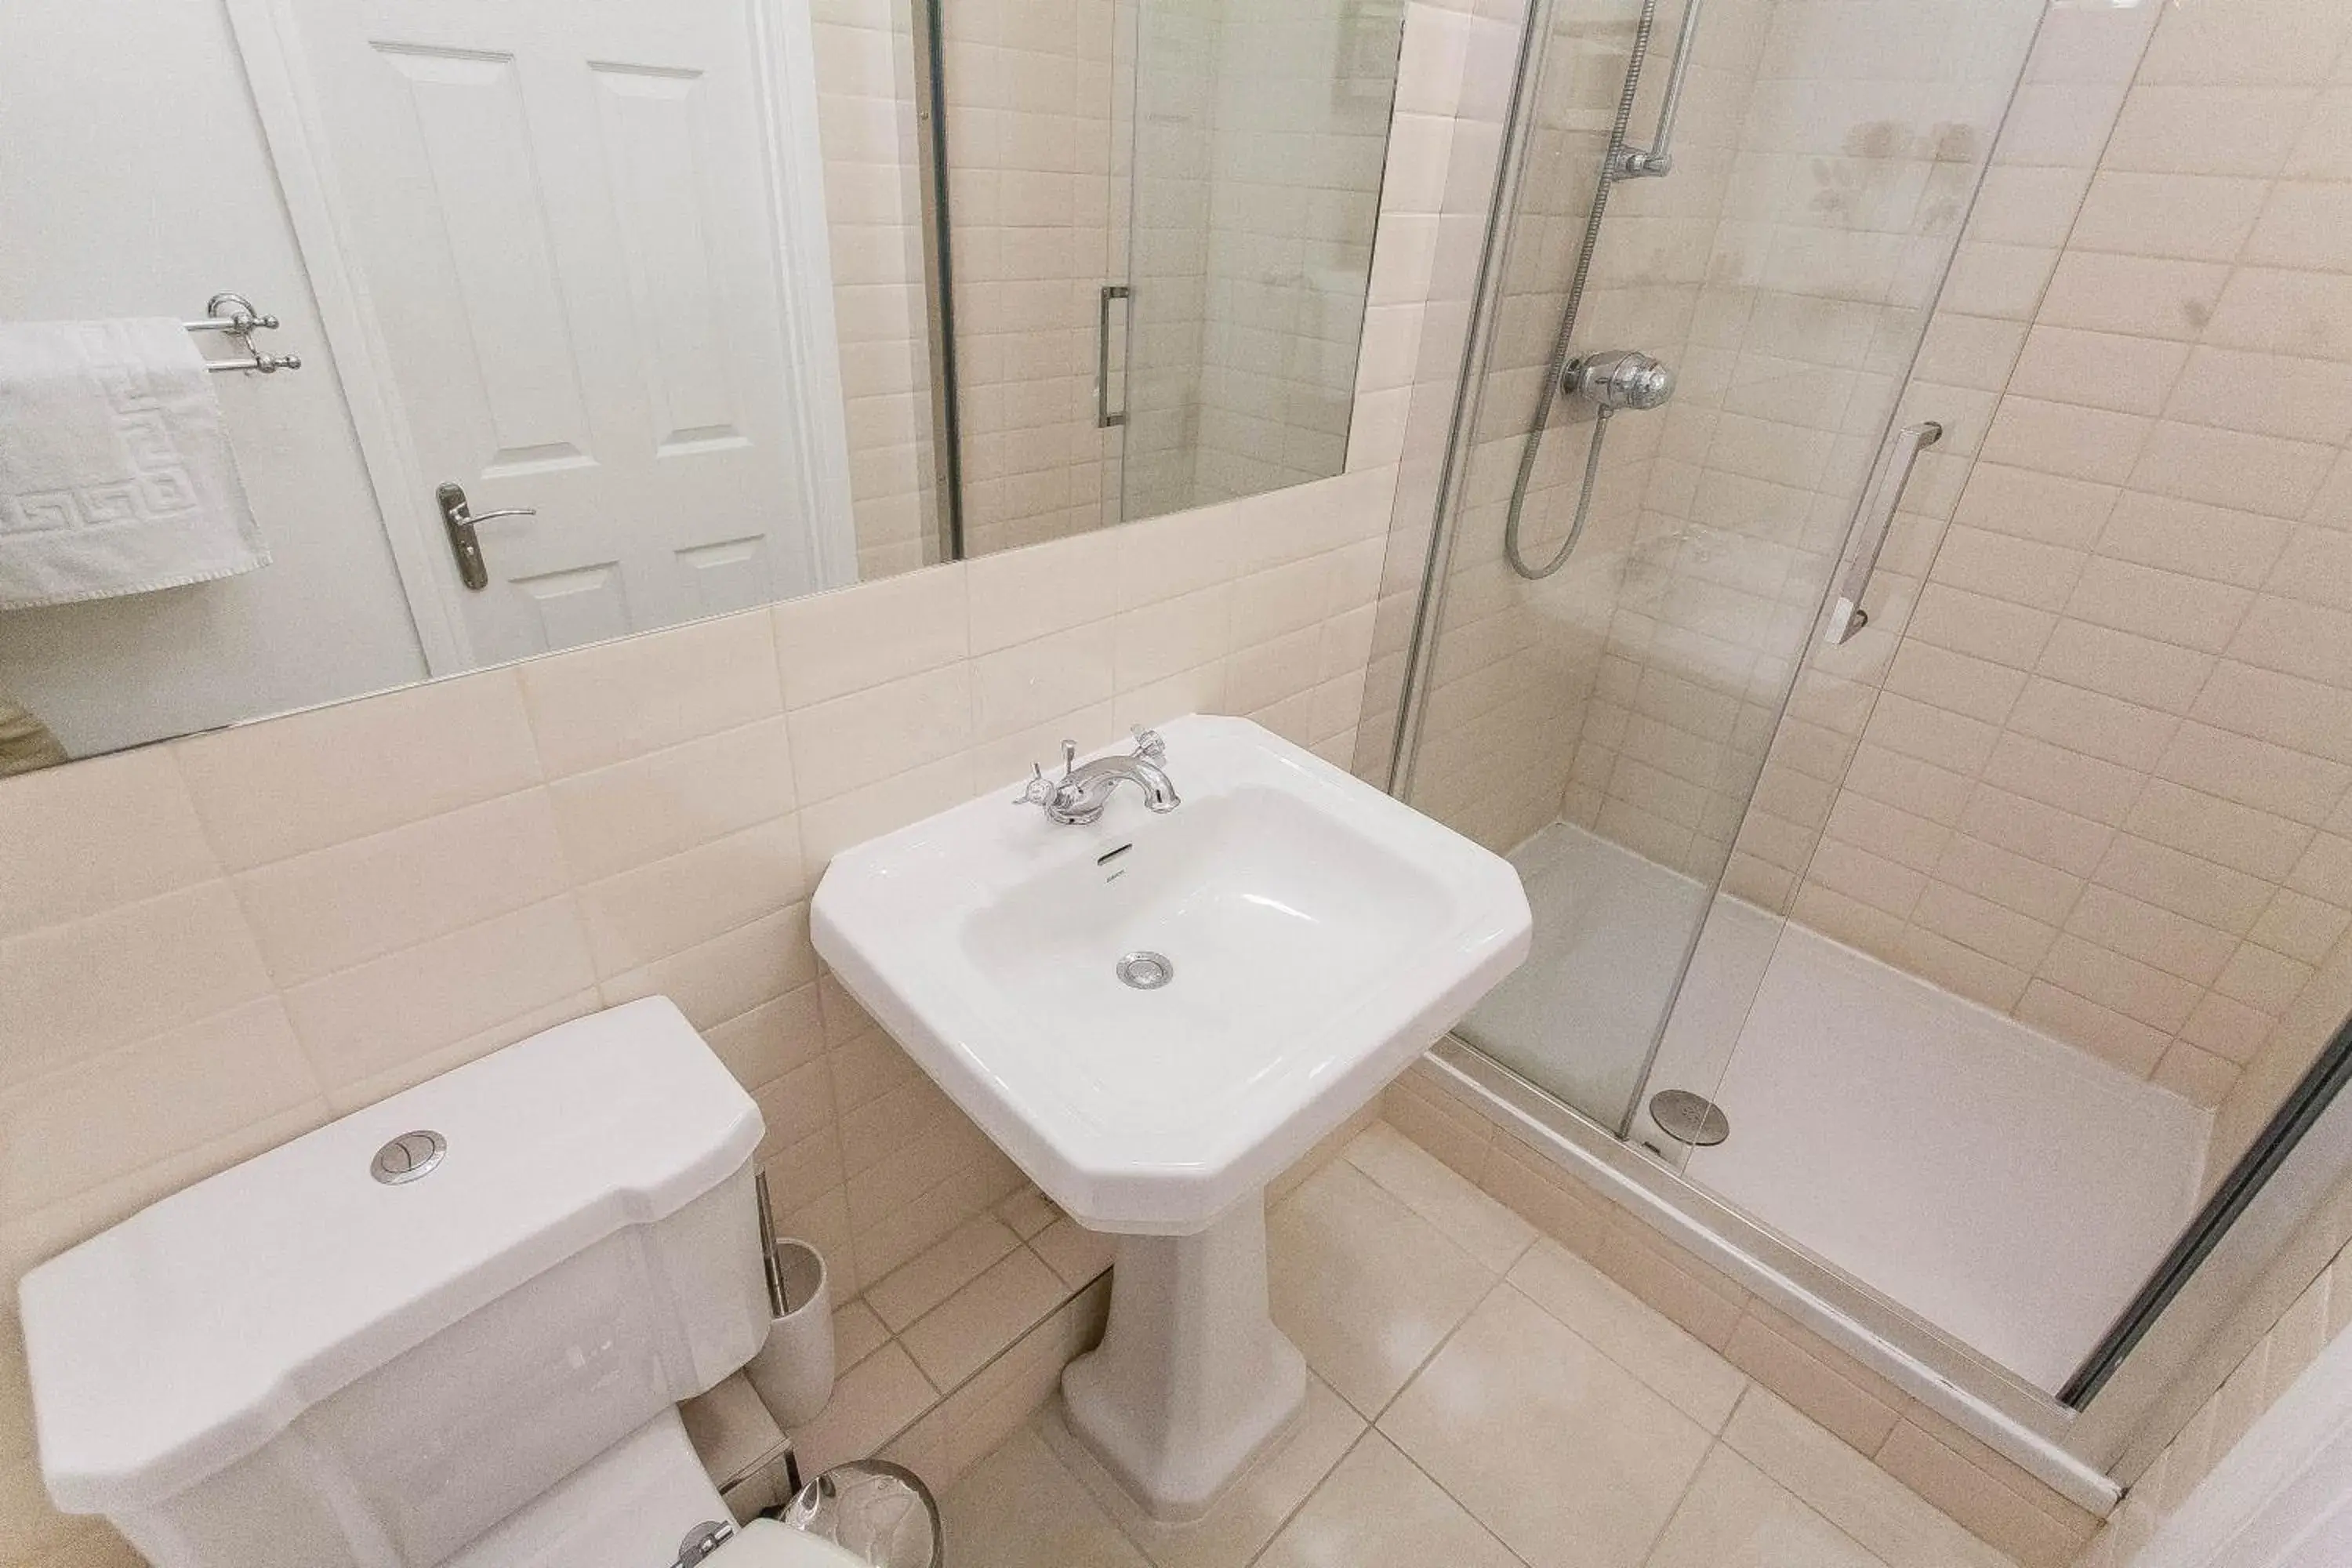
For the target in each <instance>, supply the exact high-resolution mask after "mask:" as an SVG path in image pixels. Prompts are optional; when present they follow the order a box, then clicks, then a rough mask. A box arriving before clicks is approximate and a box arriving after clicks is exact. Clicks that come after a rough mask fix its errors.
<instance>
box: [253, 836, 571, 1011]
mask: <svg viewBox="0 0 2352 1568" xmlns="http://www.w3.org/2000/svg"><path fill="white" fill-rule="evenodd" d="M235 884H236V895H237V901H238V903H239V904H240V905H241V906H242V907H243V908H244V910H245V913H246V918H247V922H248V923H249V924H250V926H251V928H252V931H253V934H254V939H255V941H256V942H257V943H258V944H259V946H260V950H261V955H262V960H263V962H264V963H267V964H268V969H269V973H270V978H271V979H272V980H274V981H275V982H276V983H277V984H278V985H279V986H281V987H283V986H291V985H298V984H301V983H302V982H304V981H307V980H315V979H317V978H319V977H320V975H323V974H329V973H333V972H334V971H336V970H339V969H347V968H350V967H351V966H352V964H355V963H362V962H364V961H366V960H368V959H371V958H377V957H381V956H383V954H385V953H387V952H394V951H397V950H398V949H401V948H405V947H413V946H415V944H417V943H419V942H426V941H429V940H431V939H432V938H435V937H437V936H444V935H446V934H447V933H448V932H450V931H456V930H458V929H459V928H461V927H464V926H469V925H475V924H478V923H479V922H480V921H483V920H484V919H486V918H488V917H490V916H493V915H501V914H507V913H510V912H512V911H513V910H519V909H521V908H523V907H524V906H525V905H528V904H533V903H537V902H539V901H541V900H545V899H551V898H554V897H557V896H558V895H560V894H562V892H563V891H564V890H565V889H566V888H567V887H568V886H569V885H570V879H569V878H568V877H567V876H566V874H565V867H564V857H563V850H562V846H561V845H560V843H559V842H558V839H557V835H556V828H555V816H554V813H553V812H552V810H551V807H550V805H549V800H548V795H547V792H546V791H545V790H543V789H530V790H524V791H521V792H520V793H518V794H515V795H501V796H499V797H498V798H496V799H494V800H488V801H485V802H483V803H482V804H481V805H469V806H464V807H461V808H460V809H458V810H457V811H452V812H446V813H444V814H442V815H441V816H432V817H427V818H425V820H423V821H421V822H415V823H411V824H409V825H407V826H404V827H395V828H393V829H390V830H389V831H387V832H383V833H379V834H375V835H373V836H371V837H366V838H358V839H352V840H351V841H349V842H347V843H343V844H338V845H334V846H331V847H328V848H324V849H315V850H312V851H310V853H308V854H304V855H298V856H295V857H293V858H290V859H285V860H277V861H272V862H270V863H269V864H268V865H265V866H262V867H259V868H256V869H254V870H251V871H247V872H244V873H241V874H240V875H239V876H237V877H236V879H235Z"/></svg>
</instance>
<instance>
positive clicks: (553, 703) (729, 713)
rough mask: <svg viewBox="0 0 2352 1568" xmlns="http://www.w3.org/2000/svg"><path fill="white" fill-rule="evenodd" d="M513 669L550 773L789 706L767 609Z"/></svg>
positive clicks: (655, 747)
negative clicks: (785, 701) (784, 694)
mask: <svg viewBox="0 0 2352 1568" xmlns="http://www.w3.org/2000/svg"><path fill="white" fill-rule="evenodd" d="M515 670H516V673H517V674H518V675H519V676H520V679H521V681H522V688H523V697H524V700H525V701H526V703H527V704H528V705H529V708H530V728H531V734H532V737H533V738H534V739H535V740H536V741H537V742H538V744H539V754H540V758H541V761H542V762H543V763H545V765H546V768H547V772H548V775H549V776H550V777H551V778H560V777H562V776H563V775H564V774H566V773H584V772H586V771H587V770H588V769H590V768H599V767H604V766H607V765H609V764H610V763H617V762H624V761H625V760H627V759H628V758H631V757H639V756H643V755H645V754H646V752H655V751H659V750H660V749H662V748H663V747H665V746H674V745H677V744H678V743H679V742H683V741H690V740H693V739H695V738H697V737H698V736H702V735H710V734H716V733H717V732H719V731H721V730H731V729H733V728H735V727H736V726H738V725H740V724H749V723H751V722H752V721H754V720H759V719H765V718H769V717H771V716H772V715H774V714H777V713H781V712H782V711H783V690H782V683H781V682H780V680H779V679H778V677H777V672H776V643H775V637H774V632H773V624H772V617H771V616H769V614H768V613H767V612H766V611H764V610H761V611H754V612H752V613H750V614H747V615H740V616H720V617H719V618H718V619H716V620H709V621H698V622H695V623H694V624H692V625H690V626H677V627H674V628H672V629H670V630H668V631H663V632H654V633H650V634H648V635H646V636H644V637H628V638H625V639H623V640H622V641H620V642H612V643H603V644H599V645H598V646H596V647H585V648H579V649H575V650H573V651H572V652H569V653H560V654H552V655H550V656H549V657H547V658H536V659H530V660H526V661H525V662H524V663H522V664H520V665H518V666H516V667H515ZM444 743H446V742H444Z"/></svg>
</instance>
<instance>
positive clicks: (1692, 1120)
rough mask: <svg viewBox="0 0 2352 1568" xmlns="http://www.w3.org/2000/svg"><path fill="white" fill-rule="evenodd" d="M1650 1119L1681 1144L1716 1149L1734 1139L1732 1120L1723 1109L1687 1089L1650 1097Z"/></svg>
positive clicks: (1665, 1090)
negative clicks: (1717, 1146)
mask: <svg viewBox="0 0 2352 1568" xmlns="http://www.w3.org/2000/svg"><path fill="white" fill-rule="evenodd" d="M1650 1120H1651V1121H1654V1122H1656V1123H1657V1124H1658V1131H1661V1132H1664V1134H1665V1135H1666V1136H1667V1137H1669V1138H1671V1139H1673V1140H1674V1141H1675V1142H1677V1143H1688V1144H1690V1145H1691V1146H1693V1147H1694V1148H1698V1149H1712V1148H1714V1147H1715V1146H1716V1145H1717V1143H1720V1142H1723V1141H1724V1140H1725V1139H1727V1138H1728V1137H1730V1136H1731V1118H1729V1117H1728V1116H1726V1115H1725V1114H1724V1113H1723V1107H1721V1106H1719V1105H1717V1104H1716V1102H1715V1101H1713V1100H1709V1099H1707V1098H1706V1096H1705V1095H1703V1094H1693V1093H1692V1092H1691V1091H1690V1090H1689V1089H1662V1090H1660V1091H1659V1092H1658V1093H1656V1094H1654V1095H1652V1096H1651V1097H1650Z"/></svg>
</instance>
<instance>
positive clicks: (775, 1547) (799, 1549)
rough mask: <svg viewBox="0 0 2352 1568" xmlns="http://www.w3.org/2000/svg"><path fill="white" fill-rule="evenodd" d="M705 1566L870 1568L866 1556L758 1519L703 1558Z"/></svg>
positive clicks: (786, 1526) (704, 1567)
mask: <svg viewBox="0 0 2352 1568" xmlns="http://www.w3.org/2000/svg"><path fill="white" fill-rule="evenodd" d="M702 1563H703V1568H868V1564H867V1563H866V1559H864V1558H863V1557H859V1556H857V1555H856V1554H855V1553H853V1552H849V1551H848V1550H847V1549H845V1548H844V1547H840V1546H836V1545H835V1544H834V1543H833V1542H830V1541H826V1540H824V1539H822V1538H820V1537H817V1536H814V1535H811V1534H809V1533H808V1532H807V1531H800V1530H794V1529H793V1528H792V1527H791V1526H789V1525H783V1524H778V1523H777V1522H776V1521H774V1520H772V1519H755V1520H753V1521H751V1523H749V1524H747V1525H745V1526H744V1527H743V1528H742V1529H740V1530H739V1531H736V1532H735V1533H734V1534H733V1535H731V1536H730V1537H729V1538H728V1539H727V1542H726V1543H725V1544H724V1545H722V1546H720V1547H719V1550H718V1551H716V1552H712V1553H711V1554H710V1555H709V1556H708V1557H706V1558H704V1559H703V1560H702Z"/></svg>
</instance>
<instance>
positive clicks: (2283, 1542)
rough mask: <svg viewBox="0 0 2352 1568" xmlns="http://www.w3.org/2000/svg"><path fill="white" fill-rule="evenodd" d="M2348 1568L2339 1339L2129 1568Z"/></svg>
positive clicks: (2351, 1467)
mask: <svg viewBox="0 0 2352 1568" xmlns="http://www.w3.org/2000/svg"><path fill="white" fill-rule="evenodd" d="M2110 1528H2113V1527H2112V1526H2110ZM2345 1563H2352V1331H2346V1332H2344V1333H2340V1334H2338V1335H2336V1340H2335V1342H2333V1343H2332V1344H2330V1345H2329V1346H2328V1347H2327V1348H2326V1350H2324V1351H2322V1352H2320V1353H2319V1356H2318V1359H2316V1360H2315V1361H2314V1362H2313V1363H2311V1364H2310V1365H2309V1366H2307V1367H2305V1369H2304V1370H2303V1373H2302V1375H2301V1376H2299V1377H2297V1378H2296V1379H2295V1380H2294V1384H2292V1385H2291V1386H2289V1387H2288V1389H2287V1391H2286V1392H2285V1393H2284V1394H2280V1395H2279V1397H2278V1401H2277V1403H2275V1404H2273V1405H2272V1406H2271V1407H2270V1408H2269V1409H2268V1410H2266V1411H2264V1412H2263V1414H2262V1415H2261V1416H2260V1417H2258V1418H2257V1419H2256V1420H2255V1422H2254V1424H2253V1426H2251V1427H2249V1428H2248V1429H2247V1432H2246V1435H2245V1436H2243V1437H2242V1438H2240V1439H2239V1440H2238V1442H2237V1445H2236V1446H2235V1447H2232V1448H2231V1450H2230V1451H2229V1452H2228V1453H2227V1454H2224V1455H2223V1456H2222V1457H2221V1461H2220V1462H2219V1463H2218V1464H2216V1465H2215V1466H2214V1467H2213V1468H2212V1470H2211V1471H2210V1473H2208V1474H2207V1476H2206V1477H2205V1479H2203V1480H2201V1481H2200V1482H2198V1483H2197V1486H2196V1489H2194V1490H2192V1491H2191V1492H2190V1493H2189V1499H2188V1500H2187V1501H2186V1502H2183V1503H2182V1504H2181V1505H2180V1507H2179V1508H2178V1509H2177V1510H2174V1511H2173V1514H2172V1517H2170V1518H2169V1519H2168V1520H2166V1521H2164V1522H2163V1523H2162V1524H2161V1525H2159V1526H2158V1528H2157V1531H2156V1534H2155V1536H2154V1538H2153V1539H2152V1540H2150V1541H2149V1542H2148V1543H2147V1545H2146V1546H2145V1547H2143V1548H2141V1549H2140V1551H2139V1552H2137V1554H2136V1555H2135V1556H2134V1557H2133V1558H2132V1560H2131V1562H2130V1563H2129V1564H2128V1568H2343V1564H2345Z"/></svg>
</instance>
